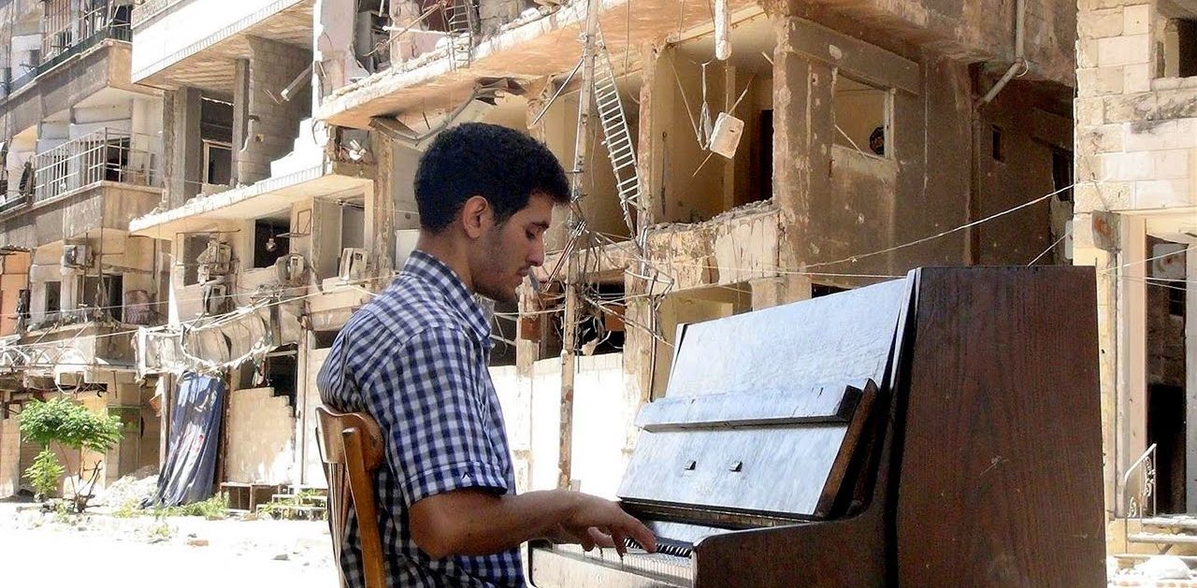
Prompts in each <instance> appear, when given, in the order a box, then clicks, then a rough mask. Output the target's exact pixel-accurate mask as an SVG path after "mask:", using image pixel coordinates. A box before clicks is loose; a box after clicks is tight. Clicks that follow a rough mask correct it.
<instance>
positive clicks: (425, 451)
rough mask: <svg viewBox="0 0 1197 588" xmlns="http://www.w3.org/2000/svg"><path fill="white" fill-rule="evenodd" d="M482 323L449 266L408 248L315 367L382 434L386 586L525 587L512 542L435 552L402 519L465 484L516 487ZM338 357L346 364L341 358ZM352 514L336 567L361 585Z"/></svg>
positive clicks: (331, 392) (340, 400)
mask: <svg viewBox="0 0 1197 588" xmlns="http://www.w3.org/2000/svg"><path fill="white" fill-rule="evenodd" d="M491 346H492V343H491V340H490V325H489V323H488V322H487V319H486V315H485V314H484V313H483V312H482V308H481V307H480V306H479V305H478V303H477V301H476V300H475V299H474V298H473V297H472V296H471V294H470V293H469V291H467V290H466V288H465V285H464V284H462V282H461V280H460V279H459V278H458V277H457V275H456V274H455V273H453V271H452V270H451V269H449V268H448V266H446V265H444V264H443V263H441V262H440V261H438V260H437V259H436V258H434V257H432V256H431V255H428V254H426V253H423V252H420V251H416V252H414V253H413V254H412V255H411V257H410V258H409V259H408V261H407V265H406V266H405V267H404V268H403V271H402V273H400V274H399V277H397V278H396V279H395V280H394V281H393V282H392V283H391V285H390V286H389V287H388V288H387V289H386V290H385V291H384V292H383V293H381V294H380V295H378V296H377V297H375V298H374V300H372V301H371V302H370V303H369V304H367V305H366V306H364V307H362V308H361V309H360V310H358V311H357V312H356V313H354V315H353V317H352V318H351V319H350V320H349V322H348V323H347V324H346V325H345V328H344V329H342V330H341V333H340V335H339V336H338V337H337V339H336V341H335V342H334V343H333V346H332V349H331V350H330V351H329V355H328V359H327V360H326V361H325V362H324V366H323V367H322V368H321V369H320V375H319V377H318V380H317V385H318V386H319V388H320V397H321V399H323V401H324V403H325V404H328V405H330V406H332V407H334V408H336V409H338V410H341V411H350V412H368V413H370V414H371V415H372V416H373V417H374V418H375V420H377V421H378V424H379V426H380V427H381V429H382V433H383V436H384V438H385V441H386V460H385V463H384V464H383V466H382V468H381V469H380V470H379V474H378V479H377V481H376V487H375V490H376V492H377V496H378V503H379V504H378V506H379V528H380V531H381V534H382V547H383V552H384V554H385V555H386V559H387V561H386V573H387V584H388V586H393V587H396V586H402V587H404V588H408V587H413V588H414V587H427V588H434V587H435V588H441V587H448V586H470V587H508V586H518V587H522V586H524V585H525V583H524V577H523V571H522V567H521V565H520V554H519V550H518V548H517V549H510V550H508V551H503V552H501V553H496V554H493V555H488V556H483V557H447V558H444V559H433V558H431V557H429V556H428V554H426V553H424V552H423V551H421V550H420V548H419V547H417V546H416V544H415V542H414V541H413V540H412V537H411V529H410V528H409V527H408V513H409V510H410V509H411V505H413V504H415V503H416V502H417V501H419V500H420V499H422V498H425V497H428V496H433V495H435V494H441V493H444V492H449V491H451V490H458V489H462V488H483V489H487V490H490V491H493V492H495V493H497V494H505V493H514V492H515V474H514V470H513V468H512V464H511V453H510V451H509V450H508V445H507V435H506V432H505V430H504V428H503V415H502V412H501V410H500V408H499V399H498V396H497V395H496V394H495V389H494V384H493V383H492V382H491V379H490V372H489V371H488V370H487V364H488V360H489V357H490V349H491ZM342 362H344V366H342ZM361 557H362V556H361V542H360V539H359V537H358V532H357V520H356V518H355V517H354V516H352V515H351V516H350V520H349V526H348V528H347V538H346V545H344V546H343V549H342V555H341V568H342V570H344V572H345V578H346V580H347V581H348V584H349V586H350V587H353V588H357V587H360V586H362V585H363V578H362V561H361Z"/></svg>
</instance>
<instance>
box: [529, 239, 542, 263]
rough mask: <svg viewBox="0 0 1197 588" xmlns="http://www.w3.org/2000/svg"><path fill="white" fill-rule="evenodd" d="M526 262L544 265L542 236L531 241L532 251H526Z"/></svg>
mask: <svg viewBox="0 0 1197 588" xmlns="http://www.w3.org/2000/svg"><path fill="white" fill-rule="evenodd" d="M528 263H529V264H530V265H532V266H535V267H540V266H542V265H544V237H540V238H538V239H536V241H534V242H533V243H532V251H530V252H528Z"/></svg>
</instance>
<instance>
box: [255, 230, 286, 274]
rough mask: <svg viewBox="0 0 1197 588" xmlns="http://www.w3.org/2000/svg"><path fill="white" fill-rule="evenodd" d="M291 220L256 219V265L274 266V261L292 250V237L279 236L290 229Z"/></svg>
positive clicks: (259, 266) (258, 266) (256, 266)
mask: <svg viewBox="0 0 1197 588" xmlns="http://www.w3.org/2000/svg"><path fill="white" fill-rule="evenodd" d="M289 227H290V221H289V220H277V219H269V218H264V219H258V220H256V221H254V267H255V268H262V267H272V266H274V262H275V261H278V259H279V258H280V257H282V256H284V255H287V253H289V252H290V245H289V243H290V239H288V238H286V237H279V235H282V234H284V233H286V232H287V231H288V230H289Z"/></svg>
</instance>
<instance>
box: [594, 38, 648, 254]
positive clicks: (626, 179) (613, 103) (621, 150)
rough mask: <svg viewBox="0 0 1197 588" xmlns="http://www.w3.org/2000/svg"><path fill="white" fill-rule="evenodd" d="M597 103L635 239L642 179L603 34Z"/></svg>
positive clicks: (598, 45) (597, 51)
mask: <svg viewBox="0 0 1197 588" xmlns="http://www.w3.org/2000/svg"><path fill="white" fill-rule="evenodd" d="M594 102H595V108H596V109H597V110H598V114H599V122H600V123H601V125H602V127H603V137H604V140H603V145H605V146H606V147H607V155H608V156H609V157H610V158H611V168H612V170H614V172H615V191H616V193H617V194H618V195H619V207H620V209H622V210H623V220H624V222H625V223H626V224H627V225H628V230H629V231H631V234H632V235H636V234H637V231H636V227H635V222H634V221H633V220H632V214H631V211H632V210H633V209H634V210H636V211H637V214H638V215H639V216H638V218H644V216H643V213H644V209H643V204H644V203H643V201H642V200H641V198H640V177H639V175H638V174H637V170H636V149H635V145H634V144H633V143H632V135H631V132H630V131H628V119H627V116H626V115H625V114H624V111H623V103H622V102H620V100H619V88H618V87H617V86H616V84H615V70H614V68H613V67H612V66H611V56H610V54H609V53H607V45H606V43H604V42H603V35H602V32H598V33H597V35H596V39H595V47H594Z"/></svg>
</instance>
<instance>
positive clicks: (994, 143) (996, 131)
mask: <svg viewBox="0 0 1197 588" xmlns="http://www.w3.org/2000/svg"><path fill="white" fill-rule="evenodd" d="M990 148H991V149H992V154H993V160H994V161H999V162H1004V161H1006V154H1005V151H1004V150H1003V146H1002V128H1001V127H998V126H995V127H993V128H992V129H991V135H990Z"/></svg>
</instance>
